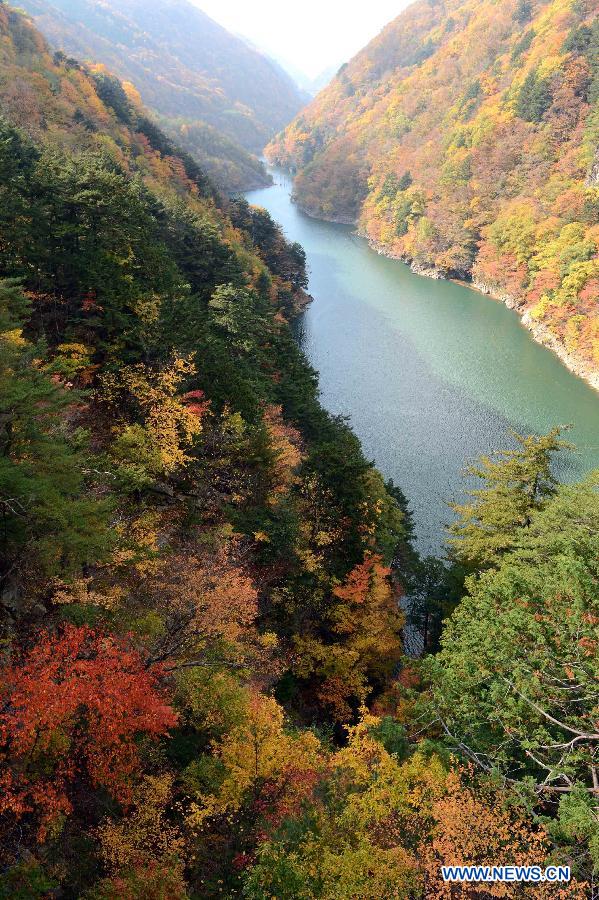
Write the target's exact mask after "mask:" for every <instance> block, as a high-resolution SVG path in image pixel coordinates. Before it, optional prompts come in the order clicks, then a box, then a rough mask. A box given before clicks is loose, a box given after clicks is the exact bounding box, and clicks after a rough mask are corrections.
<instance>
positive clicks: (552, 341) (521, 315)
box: [287, 171, 599, 393]
mask: <svg viewBox="0 0 599 900" xmlns="http://www.w3.org/2000/svg"><path fill="white" fill-rule="evenodd" d="M287 174H289V175H290V176H291V178H292V180H293V174H292V173H291V172H289V171H287ZM291 201H292V203H294V204H295V205H296V206H297V208H298V209H299V210H301V212H303V213H304V214H305V215H306V216H309V218H311V219H314V220H315V221H320V222H329V223H330V224H332V225H349V226H352V227H353V228H355V234H357V235H359V237H361V238H364V240H365V241H366V242H367V243H368V246H369V247H370V248H371V250H374V252H375V253H378V254H379V256H385V257H387V259H396V260H399V262H403V263H404V264H405V265H407V266H409V268H410V269H411V271H412V272H413V273H414V274H415V275H421V276H422V277H424V278H432V279H434V280H439V281H441V280H443V281H453V282H455V284H459V285H461V286H462V287H467V288H470V290H472V291H476V292H477V293H479V294H484V295H485V296H486V297H489V298H491V299H492V300H496V301H498V302H499V303H503V304H504V305H505V306H507V307H508V309H512V310H513V311H514V312H515V313H516V314H517V315H518V319H519V321H520V323H521V325H522V327H523V328H526V330H527V331H528V332H529V334H530V335H531V336H532V339H533V340H534V341H536V342H537V344H540V345H541V346H542V347H545V348H546V349H547V350H550V351H551V352H552V353H554V354H555V356H557V358H558V359H559V360H560V362H561V363H562V365H563V366H565V367H566V369H568V371H569V372H571V373H572V374H573V375H576V377H577V378H580V379H582V380H583V381H585V382H586V383H587V384H588V385H589V387H590V388H592V389H593V390H595V391H597V392H598V393H599V372H597V371H595V370H593V369H592V368H591V366H590V365H589V363H587V362H585V361H584V360H581V359H578V358H577V357H575V356H573V355H572V354H571V353H568V351H567V350H566V348H565V347H564V346H563V345H562V344H561V343H560V341H559V340H558V339H557V338H556V337H555V335H554V334H553V333H552V332H551V331H550V330H549V328H547V326H546V325H543V324H542V322H535V321H534V319H533V318H532V316H531V315H530V310H524V311H522V312H521V311H520V304H519V303H518V301H517V300H515V299H514V298H513V297H510V296H509V295H507V294H502V293H500V292H495V291H494V290H493V288H492V287H491V286H490V285H487V284H483V283H482V282H477V281H476V280H475V279H472V280H466V279H464V278H448V277H447V276H446V275H443V274H442V273H441V272H440V271H439V270H438V269H435V268H434V267H433V266H430V267H428V266H421V265H419V264H418V263H415V262H414V261H413V260H411V259H409V258H406V257H404V256H401V255H400V254H398V253H392V252H389V250H388V249H387V248H386V247H385V246H384V245H383V244H380V243H378V242H377V241H375V240H373V239H372V238H370V237H369V236H368V235H367V234H365V232H364V231H362V230H361V229H360V228H359V226H358V225H357V224H356V221H355V219H350V218H349V217H348V216H344V217H341V218H334V217H332V216H323V215H322V214H319V215H316V214H315V213H313V212H311V211H310V210H308V209H306V208H305V207H304V206H303V205H302V204H301V203H300V202H299V201H298V200H297V198H294V197H293V193H292V194H291Z"/></svg>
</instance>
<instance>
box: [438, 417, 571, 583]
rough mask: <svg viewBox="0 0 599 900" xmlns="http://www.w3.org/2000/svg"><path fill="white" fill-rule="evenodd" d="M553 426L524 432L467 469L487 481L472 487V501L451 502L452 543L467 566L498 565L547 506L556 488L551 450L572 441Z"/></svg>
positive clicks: (456, 554)
mask: <svg viewBox="0 0 599 900" xmlns="http://www.w3.org/2000/svg"><path fill="white" fill-rule="evenodd" d="M560 434H561V429H559V428H554V429H552V431H550V432H549V433H548V434H546V435H543V436H542V437H538V438H537V437H522V436H521V435H518V434H515V435H514V437H515V439H516V441H517V443H518V444H519V448H518V449H515V450H507V451H504V452H503V453H501V454H499V459H498V460H497V461H494V460H493V459H492V458H490V457H488V456H484V457H482V459H481V465H480V466H472V467H470V468H468V469H467V470H466V471H467V474H469V475H472V476H474V477H476V478H479V479H481V480H482V481H483V482H484V487H481V488H476V489H475V490H471V491H468V493H469V495H470V497H472V498H473V499H472V501H471V502H469V503H464V504H460V503H452V504H450V505H451V508H452V509H453V510H454V512H456V513H457V515H458V519H457V521H456V522H454V523H452V525H451V526H450V529H449V532H450V535H451V537H450V539H449V545H450V547H451V552H452V555H453V557H454V558H455V559H456V560H458V561H459V562H461V563H462V564H463V565H464V566H466V567H469V568H471V569H475V570H480V569H484V568H488V567H489V566H494V565H497V563H498V562H499V561H500V559H501V557H502V556H503V554H504V553H506V552H507V551H509V550H511V549H513V547H514V546H515V545H516V544H517V542H518V540H519V532H520V530H521V529H526V528H528V527H529V526H530V524H531V516H532V514H533V512H535V511H536V510H539V509H542V508H543V507H544V505H545V504H546V502H547V499H548V498H549V497H551V496H552V495H553V493H554V492H555V486H556V484H557V482H556V480H555V478H554V476H553V475H552V474H551V460H552V454H554V453H556V452H558V451H559V450H560V449H562V448H563V447H565V446H567V444H566V443H565V442H564V441H562V440H561V439H560Z"/></svg>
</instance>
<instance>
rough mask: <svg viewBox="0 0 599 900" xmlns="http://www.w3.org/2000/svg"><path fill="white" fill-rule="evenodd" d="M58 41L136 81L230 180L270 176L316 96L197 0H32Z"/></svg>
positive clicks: (188, 142)
mask: <svg viewBox="0 0 599 900" xmlns="http://www.w3.org/2000/svg"><path fill="white" fill-rule="evenodd" d="M22 6H23V8H24V9H25V10H26V11H27V13H28V14H29V15H31V17H32V18H33V20H34V22H35V24H36V25H37V27H38V28H39V29H40V30H41V31H42V33H43V34H44V35H45V37H46V38H47V39H48V40H49V41H50V42H51V43H52V44H53V46H54V47H55V48H56V49H60V50H64V51H65V52H66V53H67V54H69V55H72V56H75V57H76V58H77V59H79V60H82V61H87V62H92V63H94V64H98V63H100V64H104V65H106V66H107V67H108V68H109V69H110V71H111V72H114V73H115V74H116V75H118V76H119V77H120V78H122V79H125V80H127V81H130V82H132V83H133V84H135V86H136V88H137V89H138V90H139V92H140V94H141V97H142V100H143V101H144V103H145V104H146V105H147V106H149V107H150V108H151V109H152V110H153V111H154V112H155V113H157V114H158V115H159V116H160V117H161V124H162V125H163V127H165V128H166V129H167V130H168V131H169V132H170V133H171V134H172V135H173V136H174V137H175V138H176V140H177V142H178V143H179V144H180V145H183V146H185V148H186V149H189V150H190V152H193V153H194V155H196V156H197V157H198V159H199V161H200V162H201V163H202V165H203V166H204V167H205V168H206V170H207V171H208V172H209V174H210V175H211V177H213V178H214V179H215V180H216V181H217V182H218V183H219V184H220V185H222V186H224V187H226V188H229V189H232V190H236V189H240V188H250V187H255V186H258V185H259V184H266V183H267V179H266V178H265V173H264V169H263V167H262V165H261V163H260V162H259V160H258V159H257V158H256V156H255V155H254V154H256V153H258V154H259V153H261V151H262V148H263V147H264V145H265V144H266V143H267V142H268V140H270V138H271V137H272V136H273V134H274V133H275V132H276V131H277V130H278V129H280V128H282V127H283V126H284V125H286V124H287V122H289V120H290V119H291V118H292V117H293V116H294V115H295V114H296V112H297V111H298V110H299V109H300V107H301V106H302V104H303V103H304V102H305V100H306V99H307V96H306V95H304V94H303V93H302V92H301V91H300V90H299V88H297V86H296V85H295V84H294V83H293V81H292V79H291V78H289V77H288V76H287V75H286V73H285V72H283V70H282V69H280V68H279V67H278V66H277V65H276V64H275V63H273V62H272V61H271V60H269V59H268V58H267V57H265V56H264V55H262V54H261V53H259V52H258V51H256V50H254V49H252V48H251V47H249V46H248V45H247V44H246V43H245V42H244V41H243V40H241V39H240V38H238V37H236V36H235V35H233V34H230V33H229V32H228V31H226V29H224V28H222V27H221V26H220V25H218V24H217V23H216V22H214V21H213V20H212V19H210V18H209V17H208V16H207V15H205V13H203V12H202V11H201V10H200V9H198V8H197V7H196V6H195V5H193V4H192V3H188V2H187V0H161V2H156V0H148V2H146V0H144V2H141V0H118V2H117V0H115V2H112V0H24V2H23V4H22Z"/></svg>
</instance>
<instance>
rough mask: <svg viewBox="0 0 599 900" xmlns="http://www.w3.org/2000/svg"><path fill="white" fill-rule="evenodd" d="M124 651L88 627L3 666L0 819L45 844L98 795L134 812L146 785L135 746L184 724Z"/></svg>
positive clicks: (150, 675) (46, 641)
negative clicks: (33, 828) (140, 781)
mask: <svg viewBox="0 0 599 900" xmlns="http://www.w3.org/2000/svg"><path fill="white" fill-rule="evenodd" d="M159 674H160V673H159V669H148V668H147V667H146V666H145V665H144V660H143V658H142V657H141V656H140V654H139V653H138V652H137V651H136V650H134V649H132V648H131V647H130V646H129V645H128V644H127V642H126V641H123V640H119V639H117V638H114V637H111V636H105V635H102V634H100V633H98V632H94V631H92V630H91V629H89V628H87V627H81V628H77V627H75V626H72V625H69V626H66V627H65V628H64V629H63V630H62V631H61V632H60V633H58V634H49V633H47V632H44V633H42V634H41V636H40V637H39V639H38V640H37V642H36V643H35V644H34V645H33V646H32V647H31V648H30V649H28V650H25V651H23V653H22V654H21V655H19V656H17V658H16V659H15V661H14V662H12V663H10V664H8V665H5V666H4V668H3V671H2V681H1V683H2V712H1V713H0V783H1V785H2V799H1V800H0V809H1V811H2V813H3V814H4V815H5V816H6V817H7V819H8V821H9V822H12V823H13V825H14V826H15V827H17V828H18V827H19V823H21V822H23V824H29V823H30V822H31V821H33V822H36V823H37V836H38V840H40V841H43V840H44V839H45V838H46V836H47V835H48V832H49V830H50V829H51V828H53V827H56V826H57V825H58V824H59V822H60V820H61V818H62V817H64V816H68V815H70V814H71V813H73V811H74V810H75V809H76V805H77V803H78V802H80V801H81V798H82V797H83V796H85V794H86V793H87V792H88V791H89V790H90V789H99V788H103V789H104V790H106V791H107V792H108V794H109V795H110V796H112V797H114V799H115V800H118V801H119V802H120V803H122V804H124V805H127V804H128V803H129V802H130V801H131V796H132V793H131V792H132V785H133V783H134V781H135V779H136V778H137V777H138V775H139V768H140V760H139V753H138V750H137V746H136V738H137V737H138V736H139V735H146V736H148V737H149V738H154V739H155V738H158V737H160V736H161V735H164V734H165V733H166V732H167V731H168V729H169V728H171V727H173V726H174V725H175V724H176V722H177V716H176V714H175V712H174V710H173V709H172V708H171V706H170V705H169V703H168V700H167V698H166V696H165V694H164V692H163V691H162V689H161V687H160V685H159V681H158V679H159Z"/></svg>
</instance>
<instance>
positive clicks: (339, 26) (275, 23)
mask: <svg viewBox="0 0 599 900" xmlns="http://www.w3.org/2000/svg"><path fill="white" fill-rule="evenodd" d="M194 2H195V3H196V4H197V6H199V7H200V9H203V10H204V12H206V13H208V15H209V16H211V17H212V18H213V19H215V20H216V21H217V22H220V24H221V25H224V26H225V28H227V29H228V30H229V31H233V32H235V33H237V34H242V35H244V36H245V37H247V38H249V39H250V40H251V41H252V42H253V43H255V44H256V45H257V46H258V47H261V48H262V49H264V50H265V51H267V52H269V53H270V54H271V55H273V56H275V55H276V57H277V58H278V59H279V60H281V61H286V62H288V63H291V64H292V65H293V66H295V67H296V68H297V69H299V70H300V71H302V72H304V73H305V74H307V75H309V76H310V77H314V76H315V75H318V74H319V73H320V72H322V70H323V69H326V68H327V67H328V66H331V65H334V66H335V67H336V66H338V65H339V64H340V63H342V62H345V61H346V60H348V59H349V58H350V57H351V56H353V55H354V53H356V52H357V51H358V50H360V48H361V47H363V46H364V44H367V43H368V41H369V40H370V39H371V38H373V37H374V36H375V35H376V34H378V32H379V31H380V30H381V28H383V26H384V25H386V24H387V22H390V21H391V19H394V18H395V16H397V15H398V14H399V13H400V12H401V11H402V9H405V7H406V6H408V5H409V2H410V0H360V2H357V0H345V2H344V0H295V2H293V3H291V2H289V0H194Z"/></svg>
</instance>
